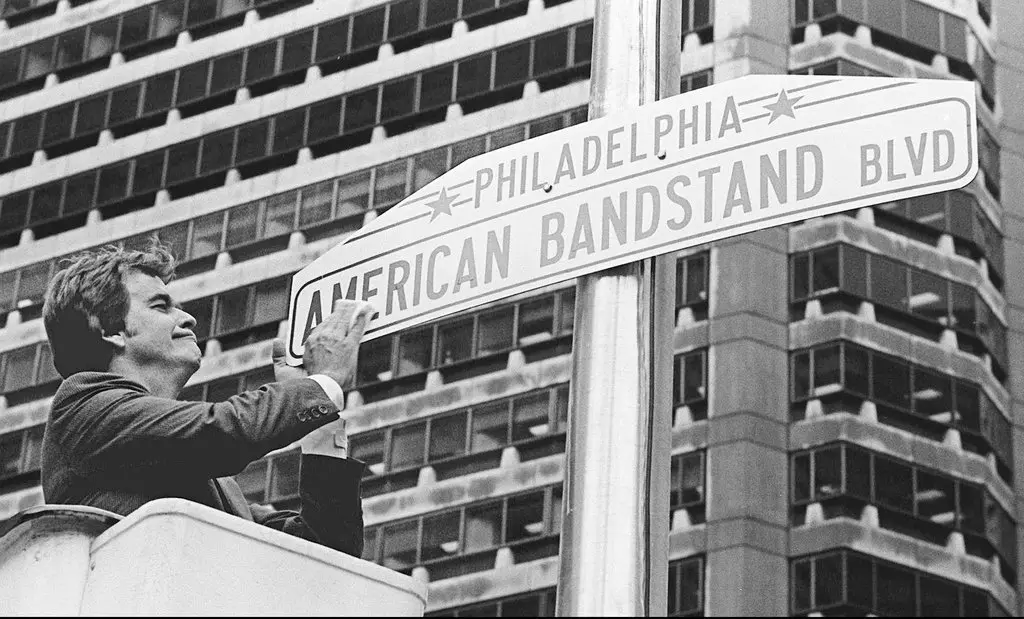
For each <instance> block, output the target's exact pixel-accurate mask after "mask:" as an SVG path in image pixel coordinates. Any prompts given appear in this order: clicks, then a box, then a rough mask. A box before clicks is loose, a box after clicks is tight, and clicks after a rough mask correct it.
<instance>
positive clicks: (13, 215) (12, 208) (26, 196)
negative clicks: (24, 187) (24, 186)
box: [0, 191, 32, 230]
mask: <svg viewBox="0 0 1024 619" xmlns="http://www.w3.org/2000/svg"><path fill="white" fill-rule="evenodd" d="M31 197H32V194H31V193H29V192H28V191H25V192H22V193H17V194H13V195H10V196H6V197H4V199H3V204H2V206H0V230H17V229H19V228H22V227H24V226H25V223H26V222H27V221H28V204H29V200H30V199H31Z"/></svg>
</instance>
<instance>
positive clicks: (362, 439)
mask: <svg viewBox="0 0 1024 619" xmlns="http://www.w3.org/2000/svg"><path fill="white" fill-rule="evenodd" d="M349 450H350V451H351V455H352V457H353V458H355V459H356V460H361V461H362V462H364V463H365V464H366V467H367V472H369V469H370V468H371V467H375V466H379V465H382V464H383V463H384V431H383V430H381V431H379V432H366V433H364V434H356V435H355V436H353V437H352V438H351V439H349Z"/></svg>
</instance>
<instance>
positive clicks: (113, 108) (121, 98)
mask: <svg viewBox="0 0 1024 619" xmlns="http://www.w3.org/2000/svg"><path fill="white" fill-rule="evenodd" d="M141 95H142V84H132V85H130V86H126V87H124V88H120V89H118V90H115V91H114V92H113V93H112V94H111V95H110V116H109V120H108V122H109V124H110V125H118V124H120V123H123V122H126V121H130V120H135V119H136V118H138V116H139V99H140V98H141Z"/></svg>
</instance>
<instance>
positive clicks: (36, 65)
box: [22, 38, 54, 80]
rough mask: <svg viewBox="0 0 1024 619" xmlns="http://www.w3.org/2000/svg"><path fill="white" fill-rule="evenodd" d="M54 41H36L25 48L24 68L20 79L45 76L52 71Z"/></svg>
mask: <svg viewBox="0 0 1024 619" xmlns="http://www.w3.org/2000/svg"><path fill="white" fill-rule="evenodd" d="M53 48H54V39H52V38H48V39H43V40H42V41H37V42H35V43H32V44H30V45H29V46H28V47H26V48H25V67H24V69H23V70H22V79H26V80H27V79H31V78H33V77H39V76H40V75H46V74H47V73H49V72H50V71H52V70H53Z"/></svg>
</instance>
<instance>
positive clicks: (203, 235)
mask: <svg viewBox="0 0 1024 619" xmlns="http://www.w3.org/2000/svg"><path fill="white" fill-rule="evenodd" d="M223 233H224V213H223V211H222V212H220V213H212V214H210V215H205V216H203V217H199V218H196V219H195V220H193V222H192V250H191V251H190V252H189V258H190V259H195V258H201V257H203V256H208V255H210V254H215V253H217V252H219V251H220V247H221V235H222V234H223Z"/></svg>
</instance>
